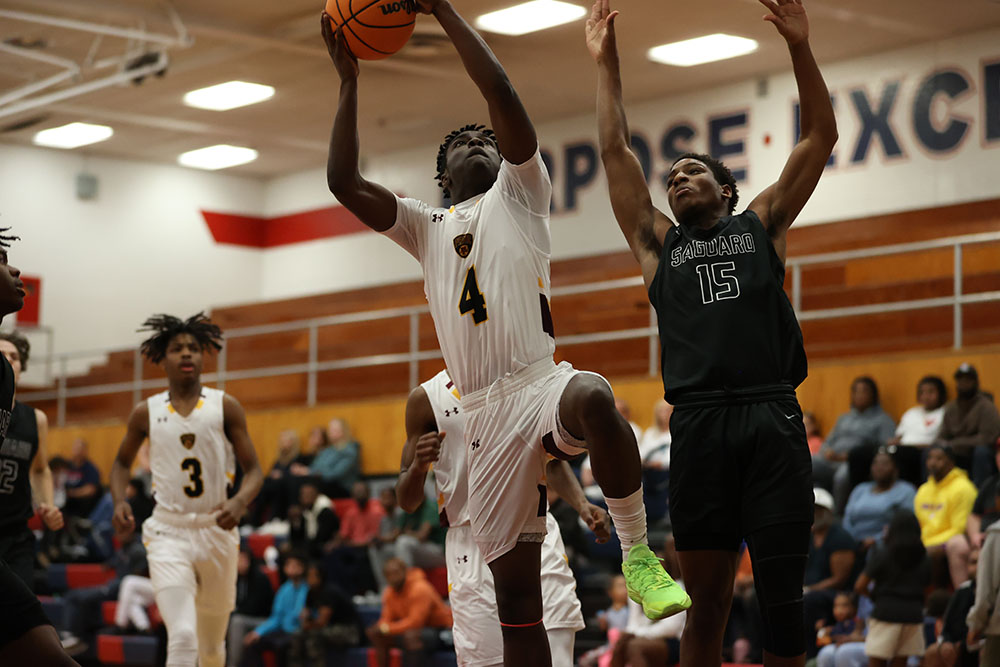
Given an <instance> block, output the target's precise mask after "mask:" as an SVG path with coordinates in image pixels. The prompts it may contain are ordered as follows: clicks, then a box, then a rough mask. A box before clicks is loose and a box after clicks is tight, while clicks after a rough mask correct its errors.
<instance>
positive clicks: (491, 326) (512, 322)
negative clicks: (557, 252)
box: [385, 151, 555, 396]
mask: <svg viewBox="0 0 1000 667" xmlns="http://www.w3.org/2000/svg"><path fill="white" fill-rule="evenodd" d="M551 199H552V184H551V183H550V182H549V176H548V172H547V171H546V168H545V164H544V163H543V162H542V158H541V156H540V155H539V153H538V152H537V151H536V152H535V155H534V156H533V157H532V158H531V159H529V160H528V161H527V162H525V163H524V164H522V165H516V166H515V165H512V164H510V163H509V162H507V161H506V160H504V161H503V162H502V164H501V165H500V172H499V174H498V175H497V180H496V183H494V184H493V187H491V188H490V189H489V190H488V191H487V192H486V193H485V194H483V195H481V196H478V197H474V198H472V199H469V200H467V201H464V202H462V203H460V204H456V205H454V206H452V207H451V208H450V209H444V208H435V207H433V206H429V205H428V204H425V203H423V202H421V201H417V200H416V199H401V198H398V197H397V199H396V222H395V224H394V225H393V226H392V227H391V228H390V229H388V230H387V231H386V232H385V234H386V235H387V236H388V237H389V238H391V239H392V240H393V241H395V242H396V243H398V244H399V245H400V246H402V247H403V248H404V249H405V250H406V251H407V252H409V253H410V254H411V255H413V256H414V257H416V258H417V260H419V261H420V265H421V267H422V269H423V273H424V294H425V295H426V296H427V301H428V303H429V304H430V310H431V316H432V317H433V318H434V327H435V329H436V330H437V336H438V343H439V344H440V347H441V353H442V354H443V355H444V360H445V364H446V365H447V367H448V370H449V372H450V373H451V378H452V379H453V380H454V381H455V385H456V386H457V387H458V390H459V391H460V392H461V393H462V395H463V396H464V395H468V394H471V393H472V392H475V391H478V390H480V389H483V388H485V387H488V386H489V385H490V384H492V383H493V382H494V381H495V380H497V379H499V378H501V377H503V376H504V375H507V374H508V373H513V372H515V371H517V370H520V369H522V368H524V367H526V366H528V365H530V364H532V363H534V362H536V361H539V360H540V359H544V358H546V357H551V356H552V354H553V352H555V341H554V339H553V336H554V333H553V330H552V318H551V315H550V313H549V287H550V285H549V246H550V236H549V206H550V202H551Z"/></svg>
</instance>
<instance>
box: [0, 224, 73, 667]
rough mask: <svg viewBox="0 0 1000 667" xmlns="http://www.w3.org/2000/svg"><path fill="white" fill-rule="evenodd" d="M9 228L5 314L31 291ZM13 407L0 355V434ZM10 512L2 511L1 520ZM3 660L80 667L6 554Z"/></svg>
mask: <svg viewBox="0 0 1000 667" xmlns="http://www.w3.org/2000/svg"><path fill="white" fill-rule="evenodd" d="M8 231H9V230H8V229H6V228H2V229H0V319H2V318H4V317H6V316H7V315H10V314H11V313H15V312H17V311H19V310H21V308H22V307H23V306H24V296H25V290H24V285H23V284H22V282H21V272H20V271H19V270H18V269H16V268H15V267H13V266H11V265H10V264H9V263H8V262H7V245H8V244H9V243H10V242H11V241H13V240H15V239H16V238H17V237H16V236H10V235H8V234H6V232H8ZM13 409H14V369H13V368H12V367H11V365H10V362H9V361H7V358H6V357H5V356H3V355H0V440H3V439H4V438H6V437H7V434H8V431H9V428H10V423H11V418H12V411H13ZM2 470H3V468H2V467H0V471H2ZM3 509H4V510H7V511H9V510H10V509H11V508H3ZM6 518H7V517H6V516H5V515H3V514H0V520H4V519H6ZM0 665H31V666H32V667H70V666H75V667H79V665H77V663H76V661H75V660H73V659H72V658H70V657H69V656H68V655H66V653H65V652H64V651H63V649H62V645H61V644H60V643H59V635H57V634H56V630H55V628H53V627H52V624H51V623H49V620H48V619H47V618H46V617H45V613H44V612H43V611H42V605H41V604H39V602H38V598H36V597H35V596H34V594H33V593H32V592H31V590H30V589H29V588H28V587H27V586H26V585H25V583H24V582H23V581H22V580H21V578H20V577H19V576H18V575H16V574H14V572H13V571H12V570H11V569H10V568H9V567H8V566H7V564H6V563H5V562H4V561H3V559H0Z"/></svg>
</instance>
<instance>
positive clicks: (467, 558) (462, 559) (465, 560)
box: [455, 556, 469, 563]
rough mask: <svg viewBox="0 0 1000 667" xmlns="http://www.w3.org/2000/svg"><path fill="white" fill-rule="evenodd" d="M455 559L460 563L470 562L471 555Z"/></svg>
mask: <svg viewBox="0 0 1000 667" xmlns="http://www.w3.org/2000/svg"><path fill="white" fill-rule="evenodd" d="M455 561H456V562H458V563H468V562H469V557H468V556H459V557H458V558H456V559H455Z"/></svg>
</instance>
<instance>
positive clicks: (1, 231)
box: [0, 227, 21, 249]
mask: <svg viewBox="0 0 1000 667" xmlns="http://www.w3.org/2000/svg"><path fill="white" fill-rule="evenodd" d="M9 231H10V227H0V248H4V249H6V248H9V247H10V244H11V243H13V242H14V241H20V240H21V237H20V236H14V235H13V234H8V233H7V232H9Z"/></svg>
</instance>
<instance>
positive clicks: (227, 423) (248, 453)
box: [216, 394, 264, 530]
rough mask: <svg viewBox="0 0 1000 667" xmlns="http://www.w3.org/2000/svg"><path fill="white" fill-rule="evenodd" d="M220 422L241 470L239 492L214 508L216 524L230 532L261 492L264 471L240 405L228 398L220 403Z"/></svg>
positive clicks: (227, 396)
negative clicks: (215, 510)
mask: <svg viewBox="0 0 1000 667" xmlns="http://www.w3.org/2000/svg"><path fill="white" fill-rule="evenodd" d="M222 419H223V428H224V429H225V431H226V438H227V439H228V440H229V442H231V443H233V452H234V453H235V454H236V460H237V461H238V462H239V464H240V467H241V468H242V469H243V481H242V482H241V483H240V490H239V491H238V492H237V493H236V495H234V496H233V497H232V498H230V499H229V500H227V501H225V502H224V503H222V504H221V505H219V507H217V508H216V509H218V510H219V516H218V517H217V518H216V523H217V524H219V526H221V527H222V528H225V529H226V530H229V529H230V528H234V527H236V526H238V525H239V523H240V519H242V518H243V515H244V514H246V512H247V505H249V504H250V502H251V501H253V499H254V498H256V497H257V494H258V493H259V492H260V487H261V485H262V484H263V483H264V471H263V470H261V468H260V461H258V460H257V450H256V449H254V447H253V441H252V440H250V433H249V432H248V431H247V415H246V412H244V411H243V406H242V405H240V402H239V401H237V400H236V399H235V398H233V397H232V396H230V395H229V394H226V396H225V398H223V399H222Z"/></svg>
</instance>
